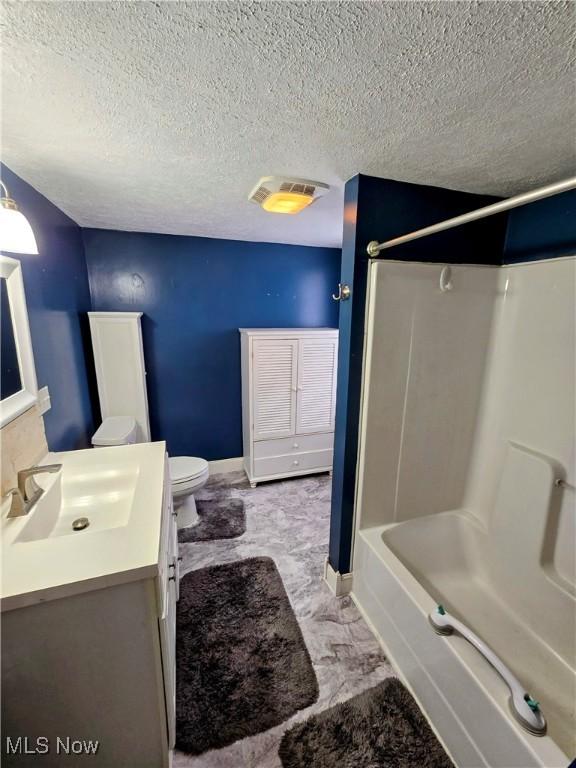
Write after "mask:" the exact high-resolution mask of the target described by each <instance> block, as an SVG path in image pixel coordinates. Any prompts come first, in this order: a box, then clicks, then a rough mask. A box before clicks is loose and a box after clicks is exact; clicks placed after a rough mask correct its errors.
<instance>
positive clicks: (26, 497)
mask: <svg viewBox="0 0 576 768" xmlns="http://www.w3.org/2000/svg"><path fill="white" fill-rule="evenodd" d="M61 469H62V464H44V465H41V466H37V467H30V468H29V469H21V470H20V472H18V488H12V489H11V490H9V491H8V494H7V495H8V496H12V503H11V504H10V511H9V512H8V517H22V515H27V514H28V512H30V510H31V509H32V507H33V506H34V504H36V502H37V501H38V499H39V498H40V496H42V494H43V493H44V489H43V488H41V487H40V486H39V485H38V483H37V482H36V481H35V480H34V475H41V474H43V473H44V472H59V471H60V470H61Z"/></svg>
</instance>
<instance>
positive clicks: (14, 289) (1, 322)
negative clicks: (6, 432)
mask: <svg viewBox="0 0 576 768" xmlns="http://www.w3.org/2000/svg"><path fill="white" fill-rule="evenodd" d="M0 342H1V346H0V426H1V427H3V426H4V425H5V424H8V422H10V421H12V420H13V419H15V418H16V417H17V416H19V415H20V414H21V413H24V411H26V410H28V408H31V407H32V406H33V405H34V404H35V403H36V402H37V399H38V385H37V383H36V370H35V368H34V355H33V353H32V340H31V338H30V326H29V324H28V311H27V309H26V297H25V295H24V283H23V280H22V267H21V266H20V262H19V261H18V260H17V259H13V258H10V257H8V256H4V255H2V254H0Z"/></svg>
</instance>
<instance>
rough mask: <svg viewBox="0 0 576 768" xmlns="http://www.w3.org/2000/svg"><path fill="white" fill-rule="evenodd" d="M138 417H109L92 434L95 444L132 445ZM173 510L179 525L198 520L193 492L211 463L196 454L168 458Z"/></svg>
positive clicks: (199, 484) (192, 523) (182, 526)
mask: <svg viewBox="0 0 576 768" xmlns="http://www.w3.org/2000/svg"><path fill="white" fill-rule="evenodd" d="M137 432H138V430H137V425H136V420H135V419H133V418H132V417H131V416H108V418H106V419H104V421H103V422H102V424H101V425H100V426H99V427H98V429H97V430H96V432H95V433H94V435H93V437H92V445H93V446H95V447H97V448H98V447H102V446H105V445H129V444H131V443H135V442H136V436H137ZM169 465H170V479H171V481H172V498H173V499H174V510H175V511H176V512H177V513H178V528H187V527H188V526H189V525H195V524H196V523H197V522H198V513H197V511H196V500H195V499H194V495H193V494H194V493H196V492H197V491H199V490H200V488H202V486H203V485H205V484H206V481H207V480H208V475H209V471H208V462H207V461H206V459H198V458H196V457H195V456H175V457H174V458H171V459H169Z"/></svg>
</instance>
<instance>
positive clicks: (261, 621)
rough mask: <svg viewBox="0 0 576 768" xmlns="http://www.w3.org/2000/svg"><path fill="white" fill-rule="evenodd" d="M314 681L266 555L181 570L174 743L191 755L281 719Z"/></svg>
mask: <svg viewBox="0 0 576 768" xmlns="http://www.w3.org/2000/svg"><path fill="white" fill-rule="evenodd" d="M317 698H318V683H317V680H316V674H315V672H314V669H313V667H312V662H311V661H310V656H309V654H308V650H307V648H306V645H305V643H304V639H303V637H302V633H301V631H300V627H299V626H298V622H297V620H296V617H295V615H294V612H293V610H292V607H291V605H290V601H289V599H288V595H287V594H286V591H285V589H284V585H283V583H282V579H281V578H280V574H279V573H278V570H277V569H276V565H275V564H274V561H273V560H272V559H271V558H269V557H254V558H249V559H247V560H239V561H236V562H233V563H229V564H226V565H216V566H212V567H210V568H202V569H200V570H197V571H192V572H190V573H187V574H186V575H185V576H184V577H183V579H182V581H181V582H180V601H179V602H178V611H177V631H176V747H177V748H178V749H180V750H182V751H184V752H188V753H189V754H192V755H199V754H201V753H202V752H205V751H206V750H208V749H219V748H221V747H225V746H228V745H229V744H232V743H233V742H235V741H237V740H238V739H243V738H245V737H246V736H253V735H254V734H256V733H260V732H262V731H266V730H268V729H269V728H273V727H274V726H276V725H279V724H280V723H282V722H283V721H284V720H287V719H288V718H289V717H291V716H292V715H293V714H294V713H295V712H297V711H298V710H300V709H304V707H308V706H310V705H311V704H313V703H314V702H315V701H316V699H317Z"/></svg>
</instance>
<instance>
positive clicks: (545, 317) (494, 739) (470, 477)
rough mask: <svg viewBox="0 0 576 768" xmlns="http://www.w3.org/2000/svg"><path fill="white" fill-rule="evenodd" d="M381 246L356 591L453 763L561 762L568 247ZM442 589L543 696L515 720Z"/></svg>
mask: <svg viewBox="0 0 576 768" xmlns="http://www.w3.org/2000/svg"><path fill="white" fill-rule="evenodd" d="M443 266H444V265H442V264H425V263H410V262H405V263H399V262H392V261H378V262H375V263H372V264H371V267H370V278H369V303H368V323H367V325H368V331H367V338H366V348H365V355H366V356H365V368H364V382H363V410H362V428H361V444H360V459H359V471H358V488H357V503H356V519H355V542H354V558H353V574H354V576H353V597H354V600H355V602H356V603H357V605H358V606H359V607H360V609H361V611H362V612H363V613H364V615H365V616H366V618H367V619H368V621H369V622H370V623H371V625H372V626H373V628H374V630H375V631H376V633H377V634H378V636H379V638H380V640H381V642H382V644H383V645H384V647H385V648H386V650H387V652H388V655H389V657H390V658H391V659H392V660H393V661H394V662H395V664H396V666H397V667H398V669H399V670H400V672H401V673H402V674H403V675H404V677H405V678H406V680H407V682H408V684H409V685H410V686H411V688H412V690H413V692H414V694H415V695H416V697H417V699H418V700H419V702H420V704H421V705H422V706H423V708H424V709H425V711H426V713H427V715H428V716H429V718H430V719H431V722H432V724H433V725H434V726H435V728H436V730H437V732H438V734H439V735H440V737H441V738H442V740H443V741H444V744H445V745H446V747H447V748H448V750H449V751H450V753H451V755H452V757H453V758H454V760H455V762H456V763H457V764H458V765H466V766H471V765H474V766H476V765H479V766H481V765H484V766H490V768H512V767H517V768H531V767H532V766H545V767H546V768H556V766H558V768H563V767H564V766H565V765H567V764H568V762H569V760H568V758H567V757H566V756H567V755H573V754H574V752H575V750H576V744H575V742H574V733H576V725H575V715H574V701H575V700H576V695H575V694H576V676H575V668H574V666H575V658H576V647H575V637H576V632H575V628H576V627H575V617H576V602H575V590H574V568H575V560H574V557H575V554H574V541H575V537H576V530H575V521H576V515H575V514H574V495H575V494H574V483H575V477H574V474H573V473H574V432H573V431H574V417H575V414H574V404H575V402H576V399H575V391H574V370H575V368H574V366H575V359H574V350H575V346H576V344H575V342H576V339H575V328H574V311H575V300H574V289H575V277H576V272H575V259H574V257H567V258H563V259H556V260H548V261H543V262H532V263H530V264H516V265H510V266H506V267H490V266H484V267H480V266H476V267H474V266H455V265H452V266H451V270H452V279H451V283H452V285H451V289H449V290H442V287H443V288H444V289H446V281H445V280H444V284H443V285H442V286H441V285H440V275H441V272H442V268H443ZM438 603H442V604H443V605H445V606H446V608H447V609H448V610H449V611H450V612H451V613H452V614H453V615H454V616H456V617H457V618H459V619H460V620H461V621H463V622H464V623H465V624H467V625H468V626H469V627H470V628H471V629H472V630H473V631H475V632H476V633H477V634H478V635H480V636H481V637H482V639H483V640H484V641H485V642H486V643H487V644H488V645H489V646H491V647H492V649H493V650H494V651H495V652H496V653H497V654H498V655H499V656H500V658H501V659H502V660H503V661H504V663H505V664H507V665H508V667H509V668H510V669H511V670H512V672H513V673H514V674H515V675H516V676H517V677H518V678H519V679H520V681H521V682H522V684H523V686H524V687H525V688H526V689H527V690H528V691H530V693H531V694H532V695H533V696H534V697H535V698H537V699H538V700H539V702H540V704H541V708H542V711H543V713H544V715H545V716H546V718H547V721H548V734H547V735H546V736H544V737H537V736H533V735H531V734H529V733H527V731H525V730H523V729H522V728H521V726H520V725H519V724H518V723H517V721H516V720H515V719H514V718H513V716H512V714H511V711H510V708H509V702H508V699H509V691H508V688H507V686H506V685H505V684H504V682H503V681H502V679H501V678H500V677H499V675H498V674H497V673H496V671H495V670H494V669H493V668H492V667H491V666H490V665H489V664H488V663H487V662H486V660H485V659H484V658H483V657H482V656H481V655H480V654H479V653H478V651H476V650H475V649H474V648H473V647H472V646H471V645H470V644H469V643H468V642H467V641H466V640H464V639H463V638H462V637H460V636H457V635H455V636H453V637H448V638H446V637H439V636H437V635H436V634H435V633H434V631H433V630H432V628H431V626H430V623H429V621H428V615H429V614H430V612H431V611H433V610H435V608H436V605H437V604H438Z"/></svg>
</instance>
